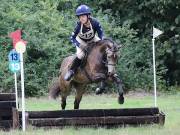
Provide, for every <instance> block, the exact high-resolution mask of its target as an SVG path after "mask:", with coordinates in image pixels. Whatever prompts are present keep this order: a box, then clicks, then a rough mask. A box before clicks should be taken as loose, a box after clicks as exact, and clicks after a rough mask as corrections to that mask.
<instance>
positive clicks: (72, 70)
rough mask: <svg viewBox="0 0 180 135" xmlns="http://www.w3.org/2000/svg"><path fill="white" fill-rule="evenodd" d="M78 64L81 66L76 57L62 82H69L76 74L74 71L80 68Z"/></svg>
mask: <svg viewBox="0 0 180 135" xmlns="http://www.w3.org/2000/svg"><path fill="white" fill-rule="evenodd" d="M80 64H81V59H79V58H78V57H76V58H75V59H74V60H73V62H72V65H71V67H70V69H69V71H68V72H67V73H66V74H65V76H64V80H66V81H69V80H70V79H71V78H72V77H73V75H74V73H75V72H76V70H77V68H78V67H79V66H80Z"/></svg>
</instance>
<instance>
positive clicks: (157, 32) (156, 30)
mask: <svg viewBox="0 0 180 135" xmlns="http://www.w3.org/2000/svg"><path fill="white" fill-rule="evenodd" d="M162 33H163V32H162V31H161V30H159V29H157V28H155V27H153V38H156V37H158V36H159V35H161V34H162Z"/></svg>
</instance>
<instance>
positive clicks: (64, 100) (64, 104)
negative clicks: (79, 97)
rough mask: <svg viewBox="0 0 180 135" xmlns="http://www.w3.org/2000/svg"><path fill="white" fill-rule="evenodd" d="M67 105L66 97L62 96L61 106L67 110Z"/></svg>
mask: <svg viewBox="0 0 180 135" xmlns="http://www.w3.org/2000/svg"><path fill="white" fill-rule="evenodd" d="M65 107H66V97H61V108H62V110H65Z"/></svg>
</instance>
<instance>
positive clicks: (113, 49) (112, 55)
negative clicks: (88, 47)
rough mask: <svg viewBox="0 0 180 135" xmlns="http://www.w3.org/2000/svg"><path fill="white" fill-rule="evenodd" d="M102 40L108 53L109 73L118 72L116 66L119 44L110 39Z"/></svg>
mask: <svg viewBox="0 0 180 135" xmlns="http://www.w3.org/2000/svg"><path fill="white" fill-rule="evenodd" d="M101 42H102V43H103V45H105V46H106V50H105V51H106V55H107V65H108V75H110V76H111V75H113V74H115V73H116V69H115V66H116V64H117V62H118V53H117V52H118V50H119V46H118V45H117V43H115V42H114V41H112V40H110V39H103V40H102V41H101Z"/></svg>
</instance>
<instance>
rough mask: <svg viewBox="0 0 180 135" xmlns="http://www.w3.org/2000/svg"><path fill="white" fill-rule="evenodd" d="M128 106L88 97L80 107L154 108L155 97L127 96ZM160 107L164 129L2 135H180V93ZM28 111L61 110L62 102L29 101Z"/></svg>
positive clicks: (69, 105) (30, 131)
mask: <svg viewBox="0 0 180 135" xmlns="http://www.w3.org/2000/svg"><path fill="white" fill-rule="evenodd" d="M125 99H126V100H125V104H123V105H119V104H118V103H117V96H116V95H101V96H96V95H85V96H84V97H83V100H82V102H81V105H80V109H95V108H99V109H100V108H136V107H152V106H153V105H154V103H153V96H152V95H149V94H148V95H147V94H146V95H142V94H140V95H138V94H137V93H134V95H133V94H131V95H129V94H128V95H126V96H125ZM73 101H74V96H70V97H69V98H68V100H67V109H72V108H73ZM158 107H159V108H160V110H161V111H163V112H164V113H165V114H166V121H165V125H164V126H163V127H161V126H159V125H147V126H139V127H131V126H127V127H119V128H113V129H106V128H73V127H66V128H63V129H57V128H53V129H43V128H40V129H34V128H33V127H28V129H27V131H26V133H23V132H22V131H19V130H11V131H9V132H3V131H0V135H43V134H44V135H51V134H53V135H76V134H77V135H94V134H97V135H180V93H177V94H174V95H167V94H161V95H160V96H159V97H158ZM26 108H27V110H31V111H33V110H36V111H37V110H58V109H60V101H59V100H49V99H47V98H46V97H41V98H28V99H26Z"/></svg>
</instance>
